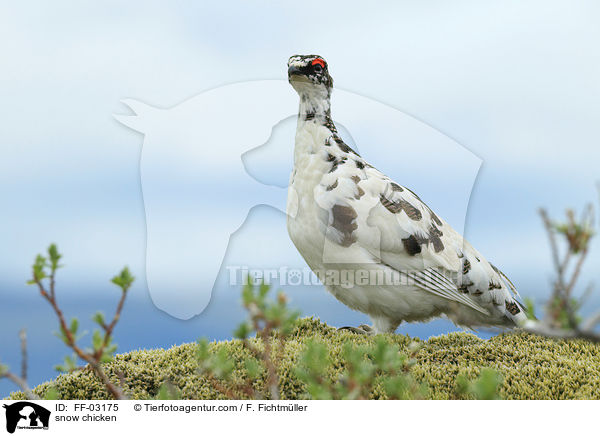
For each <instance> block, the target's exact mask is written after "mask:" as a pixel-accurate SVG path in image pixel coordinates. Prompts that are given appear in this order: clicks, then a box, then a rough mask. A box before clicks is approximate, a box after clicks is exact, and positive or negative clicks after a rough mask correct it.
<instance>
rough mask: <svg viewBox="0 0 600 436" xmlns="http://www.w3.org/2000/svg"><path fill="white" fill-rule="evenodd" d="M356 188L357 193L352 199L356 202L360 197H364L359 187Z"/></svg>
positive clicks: (363, 192) (362, 190)
mask: <svg viewBox="0 0 600 436" xmlns="http://www.w3.org/2000/svg"><path fill="white" fill-rule="evenodd" d="M356 188H357V189H358V192H357V193H356V195H355V196H354V198H355V199H357V200H360V197H362V196H363V195H365V191H364V189H362V188H361V187H360V186H356Z"/></svg>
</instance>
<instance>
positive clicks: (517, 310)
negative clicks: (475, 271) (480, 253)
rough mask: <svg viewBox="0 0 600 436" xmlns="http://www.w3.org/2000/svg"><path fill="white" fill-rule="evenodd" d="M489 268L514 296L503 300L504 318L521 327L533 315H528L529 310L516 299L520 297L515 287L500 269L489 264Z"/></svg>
mask: <svg viewBox="0 0 600 436" xmlns="http://www.w3.org/2000/svg"><path fill="white" fill-rule="evenodd" d="M490 266H491V267H492V269H493V270H494V271H495V272H496V273H497V274H498V275H499V276H500V278H501V279H502V281H503V282H504V285H505V286H506V287H507V289H510V291H511V292H512V293H513V294H514V296H510V295H509V296H507V299H506V300H505V304H504V306H505V313H506V317H507V318H509V319H510V320H512V321H513V322H514V323H515V325H517V326H520V325H522V324H523V323H524V322H525V321H527V320H528V319H529V318H531V317H533V314H530V313H529V310H528V309H527V308H526V307H525V305H524V304H523V303H521V302H520V301H519V300H518V299H517V297H520V295H519V292H518V291H517V288H516V287H515V285H514V284H513V282H511V281H510V279H509V278H508V277H507V276H506V274H504V273H503V272H502V271H500V269H498V268H496V267H495V266H494V265H492V264H490Z"/></svg>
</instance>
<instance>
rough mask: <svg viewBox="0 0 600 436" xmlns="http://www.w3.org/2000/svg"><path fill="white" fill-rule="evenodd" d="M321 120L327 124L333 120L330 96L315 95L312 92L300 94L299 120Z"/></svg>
mask: <svg viewBox="0 0 600 436" xmlns="http://www.w3.org/2000/svg"><path fill="white" fill-rule="evenodd" d="M311 120H316V121H321V122H322V123H323V124H325V122H326V121H328V120H331V101H330V99H329V97H326V98H324V97H321V96H314V95H310V94H302V95H300V109H299V111H298V121H311Z"/></svg>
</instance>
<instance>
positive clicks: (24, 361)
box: [19, 329, 27, 383]
mask: <svg viewBox="0 0 600 436" xmlns="http://www.w3.org/2000/svg"><path fill="white" fill-rule="evenodd" d="M19 339H20V340H21V378H22V379H23V380H25V383H27V331H26V330H25V329H21V331H19Z"/></svg>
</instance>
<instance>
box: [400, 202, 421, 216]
mask: <svg viewBox="0 0 600 436" xmlns="http://www.w3.org/2000/svg"><path fill="white" fill-rule="evenodd" d="M398 204H399V205H400V207H401V208H402V210H404V212H406V215H408V217H409V218H410V219H411V220H413V221H420V220H421V218H423V215H422V214H421V211H420V210H419V209H417V208H416V207H414V206H413V205H412V204H410V203H409V202H408V201H405V200H400V201H399V202H398Z"/></svg>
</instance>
